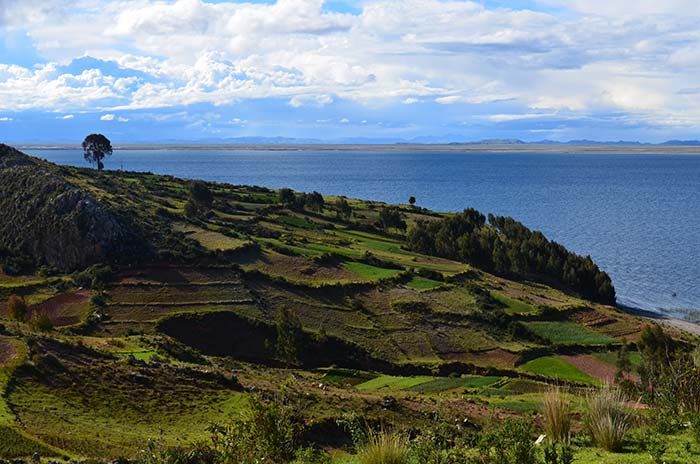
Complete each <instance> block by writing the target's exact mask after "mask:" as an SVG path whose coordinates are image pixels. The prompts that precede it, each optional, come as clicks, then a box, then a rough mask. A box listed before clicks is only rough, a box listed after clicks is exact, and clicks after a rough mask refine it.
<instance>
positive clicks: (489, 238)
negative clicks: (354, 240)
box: [407, 208, 615, 304]
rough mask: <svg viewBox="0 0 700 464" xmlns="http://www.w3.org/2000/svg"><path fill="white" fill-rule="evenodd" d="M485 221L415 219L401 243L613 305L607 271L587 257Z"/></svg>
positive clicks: (469, 215) (499, 221)
mask: <svg viewBox="0 0 700 464" xmlns="http://www.w3.org/2000/svg"><path fill="white" fill-rule="evenodd" d="M488 222H489V224H490V225H489V224H487V223H486V217H485V216H484V215H483V214H481V213H480V212H479V211H477V210H475V209H471V208H470V209H466V210H464V212H462V213H460V214H456V215H454V216H450V217H447V218H444V219H442V220H439V221H419V222H418V223H417V224H416V225H415V226H414V227H412V228H411V230H410V231H409V232H408V236H407V244H408V247H409V248H410V249H411V250H413V251H417V252H420V253H424V254H429V255H434V256H442V257H445V258H449V259H457V260H460V261H464V262H466V263H469V264H472V265H474V266H476V267H479V268H481V269H484V270H487V271H489V272H493V273H496V274H500V275H505V276H509V277H516V278H527V279H533V280H537V281H542V282H545V283H551V284H556V285H559V286H563V287H565V288H568V289H570V290H573V291H575V292H576V293H578V294H580V295H581V296H582V297H584V298H588V299H590V300H593V301H598V302H601V303H607V304H614V303H615V289H614V287H613V285H612V281H611V280H610V276H608V274H607V273H605V272H603V271H601V270H600V269H599V268H598V266H597V265H596V264H595V263H594V262H593V260H592V259H591V258H590V256H586V257H583V256H579V255H576V254H574V253H571V252H570V251H568V250H567V249H566V248H564V247H563V246H562V245H560V244H558V243H556V242H553V241H549V240H547V238H546V237H545V236H544V235H543V234H542V233H541V232H538V231H534V232H533V231H531V230H530V229H528V228H527V227H525V226H524V225H523V224H521V223H519V222H517V221H515V220H514V219H512V218H509V217H497V216H493V215H492V214H489V217H488Z"/></svg>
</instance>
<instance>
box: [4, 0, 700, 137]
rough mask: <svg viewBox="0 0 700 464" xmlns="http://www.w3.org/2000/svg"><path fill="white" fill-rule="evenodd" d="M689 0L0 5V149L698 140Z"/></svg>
mask: <svg viewBox="0 0 700 464" xmlns="http://www.w3.org/2000/svg"><path fill="white" fill-rule="evenodd" d="M699 21H700V6H699V5H698V3H697V0H664V1H659V0H637V1H635V2H631V1H629V0H513V1H508V0H479V1H461V0H358V1H350V0H327V1H323V0H277V1H272V0H270V1H262V0H259V1H248V2H239V1H214V0H209V1H204V0H177V1H163V0H90V1H82V0H76V1H70V0H0V142H8V143H50V142H56V143H77V142H79V141H80V140H82V138H83V137H84V136H85V135H87V134H88V133H91V132H100V133H104V134H105V135H107V136H108V137H109V138H111V139H112V141H113V142H117V143H129V142H132V143H147V142H153V143H156V142H177V141H182V142H186V141H189V142H196V141H226V140H228V139H236V138H241V137H288V138H296V139H308V140H327V141H364V140H367V141H386V142H391V141H425V142H446V141H456V142H464V141H476V140H482V139H503V138H518V139H522V140H525V141H538V140H545V139H547V140H559V141H565V140H572V139H590V140H600V141H603V140H640V141H645V142H660V141H664V140H669V139H681V140H686V139H698V138H700V79H698V76H699V75H700V29H699V28H698V24H699V23H700V22H699Z"/></svg>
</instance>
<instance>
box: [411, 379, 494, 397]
mask: <svg viewBox="0 0 700 464" xmlns="http://www.w3.org/2000/svg"><path fill="white" fill-rule="evenodd" d="M500 380H501V378H500V377H493V376H480V375H465V376H462V377H455V378H452V377H443V378H439V379H435V380H432V381H430V382H425V383H421V384H418V385H414V386H412V387H409V388H406V390H408V391H414V392H417V393H422V394H431V393H440V392H443V391H447V390H454V389H456V388H483V387H488V386H490V385H493V384H495V383H496V382H498V381H500Z"/></svg>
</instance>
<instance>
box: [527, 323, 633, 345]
mask: <svg viewBox="0 0 700 464" xmlns="http://www.w3.org/2000/svg"><path fill="white" fill-rule="evenodd" d="M525 325H526V326H527V328H528V329H530V330H531V331H532V332H533V333H535V334H536V335H538V336H540V337H542V338H545V339H547V340H549V341H550V342H552V343H554V344H557V345H610V344H613V343H618V342H619V340H617V339H615V338H612V337H608V336H607V335H601V334H599V333H596V332H593V331H592V330H589V329H587V328H585V327H582V326H580V325H578V324H576V323H574V322H568V321H566V322H556V321H555V322H543V321H542V322H540V321H538V322H527V323H525Z"/></svg>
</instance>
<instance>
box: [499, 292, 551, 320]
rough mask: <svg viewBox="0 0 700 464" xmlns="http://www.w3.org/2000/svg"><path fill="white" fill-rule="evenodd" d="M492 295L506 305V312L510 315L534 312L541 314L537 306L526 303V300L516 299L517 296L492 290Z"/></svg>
mask: <svg viewBox="0 0 700 464" xmlns="http://www.w3.org/2000/svg"><path fill="white" fill-rule="evenodd" d="M491 296H492V297H493V298H494V299H495V300H497V301H499V302H501V303H503V304H504V305H506V309H505V312H506V314H509V315H532V314H539V313H540V310H539V309H537V308H536V307H534V306H532V305H530V304H528V303H525V302H524V301H521V300H516V299H515V298H510V297H508V296H506V295H504V294H503V293H501V292H495V291H492V292H491Z"/></svg>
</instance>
